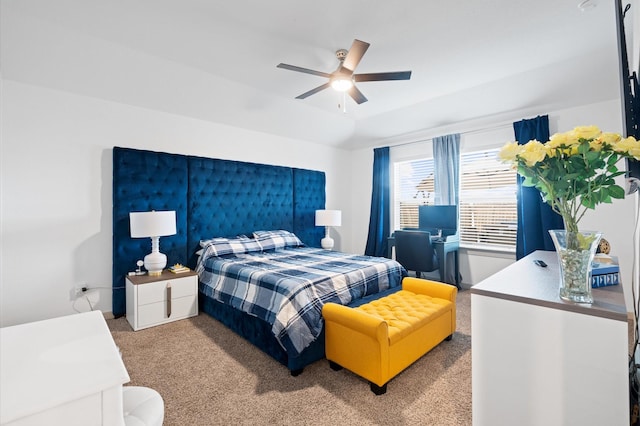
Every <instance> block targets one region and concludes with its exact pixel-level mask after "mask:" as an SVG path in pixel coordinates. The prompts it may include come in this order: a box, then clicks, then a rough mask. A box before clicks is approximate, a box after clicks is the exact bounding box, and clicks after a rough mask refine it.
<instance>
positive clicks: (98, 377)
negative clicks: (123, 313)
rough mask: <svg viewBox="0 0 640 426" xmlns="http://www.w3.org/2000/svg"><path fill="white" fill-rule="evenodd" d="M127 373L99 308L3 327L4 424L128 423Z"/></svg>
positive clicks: (0, 404) (0, 381) (0, 394)
mask: <svg viewBox="0 0 640 426" xmlns="http://www.w3.org/2000/svg"><path fill="white" fill-rule="evenodd" d="M128 381H129V374H128V373H127V370H126V368H125V366H124V363H123V362H122V358H121V357H120V354H119V352H118V348H117V347H116V344H115V342H114V341H113V338H112V337H111V332H110V331H109V328H108V327H107V323H106V321H105V320H104V317H103V316H102V312H100V311H92V312H86V313H82V314H76V315H69V316H65V317H59V318H53V319H49V320H45V321H37V322H32V323H27V324H21V325H16V326H12V327H4V328H0V424H1V425H3V426H5V425H7V426H8V425H11V426H18V425H20V426H27V425H33V426H39V425H65V426H67V425H124V417H123V405H122V385H123V384H124V383H127V382H128Z"/></svg>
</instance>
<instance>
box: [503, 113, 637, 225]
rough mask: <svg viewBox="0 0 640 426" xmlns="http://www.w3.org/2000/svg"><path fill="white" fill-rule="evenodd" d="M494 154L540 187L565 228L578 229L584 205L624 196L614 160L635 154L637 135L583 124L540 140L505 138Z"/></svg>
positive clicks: (528, 180)
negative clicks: (511, 140)
mask: <svg viewBox="0 0 640 426" xmlns="http://www.w3.org/2000/svg"><path fill="white" fill-rule="evenodd" d="M499 157H500V159H501V160H502V161H503V162H505V163H511V164H512V165H513V166H514V167H515V168H516V170H517V171H518V174H520V175H522V176H523V177H524V178H525V179H524V181H523V185H524V186H535V187H536V188H538V190H540V192H541V194H542V197H543V199H544V201H545V202H546V203H547V204H549V205H550V206H551V208H552V209H553V210H554V211H555V212H556V213H558V214H559V215H560V216H562V219H563V221H564V226H565V229H566V230H567V231H572V232H577V231H578V222H579V221H580V219H582V217H583V216H584V214H585V212H586V210H587V209H595V207H596V205H598V204H600V203H611V201H612V199H613V198H624V189H623V188H622V187H620V186H619V185H617V184H616V182H615V178H616V176H620V175H623V174H624V173H625V172H624V171H621V170H618V168H617V166H616V163H617V162H618V160H620V159H621V158H624V157H628V158H635V159H636V160H640V141H637V140H636V139H635V138H634V137H632V136H630V137H628V138H622V137H621V136H620V135H619V134H616V133H603V132H601V131H600V129H599V128H598V127H596V126H582V127H576V128H575V129H573V130H571V131H569V132H566V133H556V134H554V135H553V136H551V138H550V139H549V141H547V142H545V143H542V142H539V141H537V140H531V141H529V142H527V143H526V144H524V145H518V144H517V142H509V143H507V144H506V145H505V146H504V147H503V148H502V150H501V151H500V153H499Z"/></svg>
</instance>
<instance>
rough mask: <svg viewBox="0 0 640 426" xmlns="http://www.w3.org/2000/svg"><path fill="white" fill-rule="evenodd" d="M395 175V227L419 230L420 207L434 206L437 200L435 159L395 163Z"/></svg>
mask: <svg viewBox="0 0 640 426" xmlns="http://www.w3.org/2000/svg"><path fill="white" fill-rule="evenodd" d="M394 175H395V185H394V197H395V201H394V207H395V217H396V226H395V227H396V228H398V227H399V228H400V229H402V228H417V227H418V206H419V205H423V204H433V203H434V199H435V192H434V191H435V186H434V176H433V159H432V158H427V159H420V160H413V161H403V162H398V163H395V170H394ZM398 218H399V219H398Z"/></svg>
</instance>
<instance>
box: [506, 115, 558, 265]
mask: <svg viewBox="0 0 640 426" xmlns="http://www.w3.org/2000/svg"><path fill="white" fill-rule="evenodd" d="M513 130H514V131H515V136H516V140H517V141H518V144H520V145H523V144H525V143H527V142H529V141H530V140H531V139H537V140H539V141H540V142H543V143H544V142H546V141H548V140H549V116H547V115H543V116H538V117H536V118H532V119H530V120H522V121H517V122H515V123H513ZM522 181H523V178H522V177H521V176H520V175H518V192H517V199H518V200H517V202H518V228H517V231H516V259H521V258H523V257H525V256H526V255H528V254H530V253H532V252H534V251H536V250H555V248H554V246H553V241H551V237H550V236H549V230H550V229H564V223H563V222H562V216H560V215H559V214H557V213H555V212H554V211H553V210H552V209H551V206H549V205H548V204H547V203H545V202H544V201H542V197H541V196H540V191H538V190H537V189H536V188H533V187H526V186H522Z"/></svg>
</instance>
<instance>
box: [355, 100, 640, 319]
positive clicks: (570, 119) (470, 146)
mask: <svg viewBox="0 0 640 426" xmlns="http://www.w3.org/2000/svg"><path fill="white" fill-rule="evenodd" d="M539 114H540V115H543V114H547V115H549V128H550V129H549V130H550V133H551V134H553V133H557V132H564V131H567V130H570V129H572V128H573V127H576V126H582V125H591V124H594V125H597V126H599V127H600V128H601V129H602V130H603V131H608V132H621V131H622V118H621V112H620V102H619V101H618V100H613V101H608V102H601V103H597V104H592V105H585V106H582V107H578V108H572V109H564V110H559V111H539V112H531V111H529V112H528V113H522V115H516V114H513V115H512V116H511V118H510V119H507V118H506V117H499V118H494V119H486V120H484V121H477V122H474V123H459V124H458V125H451V126H448V127H447V128H446V129H445V128H443V129H441V130H440V131H438V130H429V132H425V133H424V134H422V135H420V134H416V135H413V136H412V137H411V138H409V139H407V138H403V139H398V140H399V142H398V141H394V140H389V141H388V142H389V146H392V150H391V152H392V154H391V157H392V158H391V161H392V162H393V161H400V160H406V159H410V158H417V157H420V156H424V157H431V156H432V149H431V138H433V137H435V136H440V135H445V134H449V133H456V132H460V133H461V134H462V135H461V152H472V151H477V150H480V149H484V148H497V147H501V146H503V145H504V144H505V143H506V142H509V141H512V140H514V139H515V136H514V133H513V127H512V125H511V123H512V122H513V121H518V120H521V119H523V118H532V117H535V116H536V115H539ZM394 145H395V146H394ZM351 158H352V165H353V166H352V167H353V177H352V182H353V188H354V192H353V195H352V200H353V201H352V203H351V210H352V214H353V216H354V217H368V215H369V208H370V200H371V169H372V166H373V148H370V149H362V150H358V151H353V152H352V154H351ZM619 166H620V167H621V168H622V167H624V162H621V164H620V165H619ZM618 183H619V184H620V185H621V186H623V187H624V179H622V178H619V179H618ZM634 200H635V198H634V197H633V196H631V197H627V198H626V199H624V200H614V202H613V204H603V205H599V206H598V207H597V209H596V210H595V211H589V212H588V213H587V214H586V215H585V217H584V218H583V220H582V221H581V222H580V227H581V229H590V230H591V229H593V230H599V231H602V232H603V233H604V238H606V239H607V240H608V241H609V242H610V243H611V247H612V254H613V255H616V256H618V257H619V261H620V265H621V272H622V281H623V284H624V286H625V298H626V301H627V308H628V310H629V311H632V310H633V308H632V306H633V304H632V301H631V276H632V275H631V274H632V264H633V244H634V242H633V239H632V237H631V234H632V232H633V228H634V215H635V213H634V212H635V201H634ZM367 226H368V222H367V223H356V224H353V226H352V232H351V237H352V246H351V248H352V249H357V248H361V249H364V246H365V244H366V240H367ZM514 261H515V254H508V253H496V252H487V251H481V250H477V249H464V248H463V249H461V251H460V272H461V274H462V277H463V284H464V285H465V286H470V285H474V284H477V283H479V282H480V281H482V280H483V279H485V278H487V277H489V276H491V275H492V274H494V273H495V272H497V271H499V270H500V269H502V268H504V267H505V266H508V265H509V264H511V263H513V262H514Z"/></svg>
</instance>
